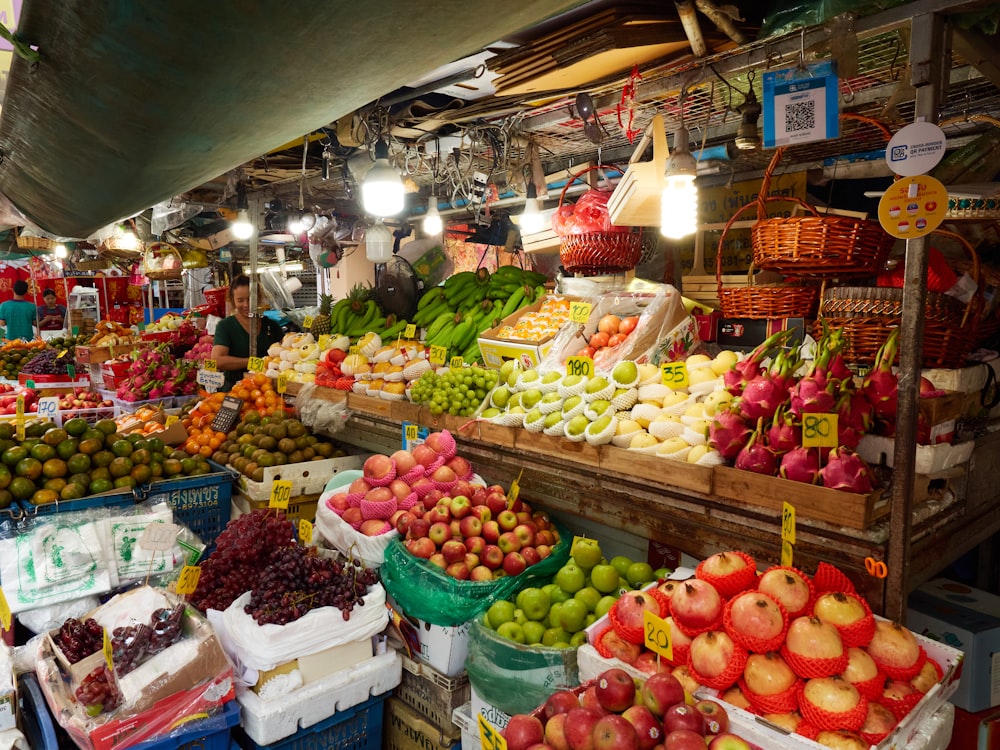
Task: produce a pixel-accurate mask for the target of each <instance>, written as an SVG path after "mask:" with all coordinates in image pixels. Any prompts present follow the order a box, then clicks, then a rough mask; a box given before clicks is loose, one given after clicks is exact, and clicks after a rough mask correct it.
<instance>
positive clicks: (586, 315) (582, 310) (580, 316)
mask: <svg viewBox="0 0 1000 750" xmlns="http://www.w3.org/2000/svg"><path fill="white" fill-rule="evenodd" d="M593 309H594V306H593V305H592V304H590V303H589V302H570V303H569V319H570V322H571V323H586V322H587V321H588V320H589V319H590V311H591V310H593Z"/></svg>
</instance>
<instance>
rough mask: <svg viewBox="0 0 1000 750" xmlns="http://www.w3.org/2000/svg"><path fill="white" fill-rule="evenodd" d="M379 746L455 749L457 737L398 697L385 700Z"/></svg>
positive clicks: (396, 749)
mask: <svg viewBox="0 0 1000 750" xmlns="http://www.w3.org/2000/svg"><path fill="white" fill-rule="evenodd" d="M383 735H384V736H383V739H382V747H384V748H385V749H386V750H459V749H460V748H461V746H462V743H461V739H460V738H459V739H458V740H456V739H453V738H451V737H446V736H445V735H443V734H442V733H441V730H440V729H439V728H438V727H436V726H434V725H433V724H431V722H429V721H428V720H427V719H426V718H424V717H423V716H421V715H420V714H419V713H417V712H416V711H415V710H414V709H412V708H410V707H409V706H407V705H406V704H405V703H403V702H402V701H401V700H399V699H398V698H389V700H387V701H386V704H385V719H384V727H383Z"/></svg>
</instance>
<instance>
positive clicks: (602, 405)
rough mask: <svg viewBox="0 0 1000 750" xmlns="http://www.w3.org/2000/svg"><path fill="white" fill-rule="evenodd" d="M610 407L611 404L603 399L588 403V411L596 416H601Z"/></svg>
mask: <svg viewBox="0 0 1000 750" xmlns="http://www.w3.org/2000/svg"><path fill="white" fill-rule="evenodd" d="M610 406H611V402H610V401H608V400H607V399H604V398H598V399H594V400H593V401H591V402H590V407H589V408H590V410H591V411H592V412H594V414H596V415H597V416H599V417H600V416H601V415H603V414H604V412H606V411H607V410H608V408H609V407H610Z"/></svg>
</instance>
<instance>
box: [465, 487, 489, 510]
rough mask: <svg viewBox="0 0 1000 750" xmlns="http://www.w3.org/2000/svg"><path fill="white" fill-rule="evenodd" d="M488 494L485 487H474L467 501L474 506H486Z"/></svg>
mask: <svg viewBox="0 0 1000 750" xmlns="http://www.w3.org/2000/svg"><path fill="white" fill-rule="evenodd" d="M488 494H489V493H488V492H487V491H486V488H485V487H476V489H475V491H474V492H473V493H472V495H471V497H470V498H469V499H470V500H472V504H473V505H474V506H476V507H478V506H480V505H485V504H486V496H487V495H488Z"/></svg>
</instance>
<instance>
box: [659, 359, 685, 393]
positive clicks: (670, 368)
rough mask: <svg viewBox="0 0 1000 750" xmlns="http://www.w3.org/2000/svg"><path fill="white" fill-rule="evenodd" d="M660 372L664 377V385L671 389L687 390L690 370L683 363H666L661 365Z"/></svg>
mask: <svg viewBox="0 0 1000 750" xmlns="http://www.w3.org/2000/svg"><path fill="white" fill-rule="evenodd" d="M660 372H661V373H662V375H663V385H667V386H670V387H671V388H687V386H688V370H687V365H686V364H684V363H683V362H664V363H663V364H662V365H660Z"/></svg>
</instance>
